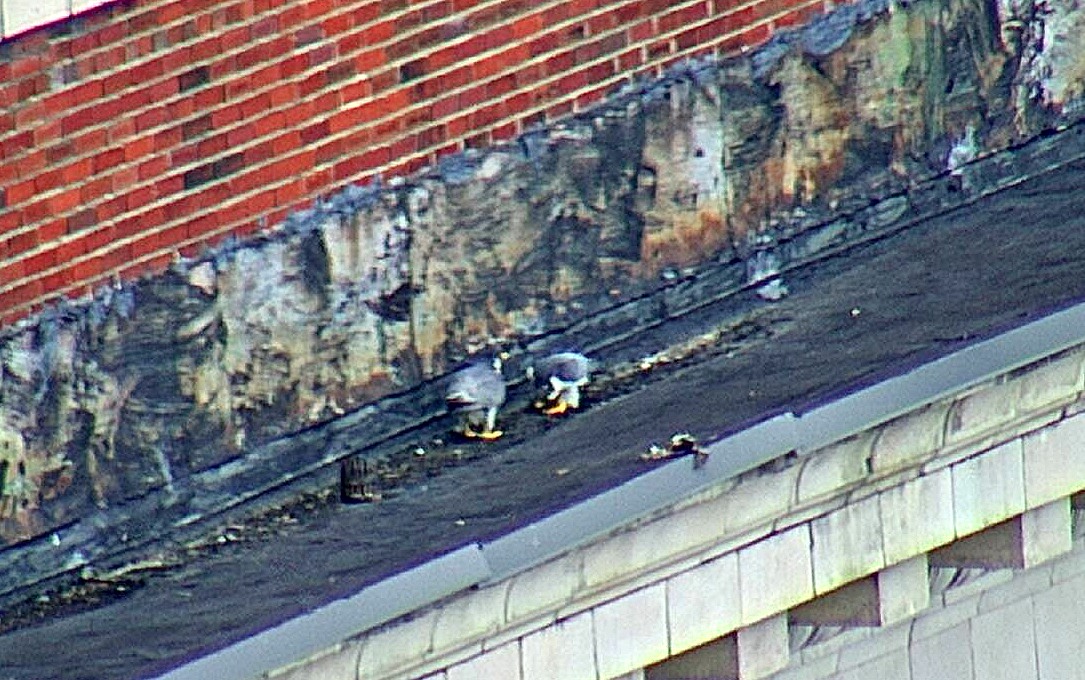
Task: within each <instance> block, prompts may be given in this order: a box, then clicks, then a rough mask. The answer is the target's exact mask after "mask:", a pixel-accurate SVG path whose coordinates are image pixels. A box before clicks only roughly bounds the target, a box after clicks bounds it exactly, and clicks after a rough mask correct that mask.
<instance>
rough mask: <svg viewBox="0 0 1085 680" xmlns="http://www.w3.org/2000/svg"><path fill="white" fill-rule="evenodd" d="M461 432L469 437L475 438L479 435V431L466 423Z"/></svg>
mask: <svg viewBox="0 0 1085 680" xmlns="http://www.w3.org/2000/svg"><path fill="white" fill-rule="evenodd" d="M460 434H462V435H463V436H464V437H467V438H468V439H474V438H475V437H478V436H479V433H478V432H475V431H474V430H472V429H471V426H470V425H464V426H463V431H462V432H461V433H460Z"/></svg>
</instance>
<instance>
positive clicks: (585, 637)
mask: <svg viewBox="0 0 1085 680" xmlns="http://www.w3.org/2000/svg"><path fill="white" fill-rule="evenodd" d="M593 641H594V632H593V630H592V616H591V612H584V613H583V614H578V615H576V616H573V617H571V618H568V619H564V620H562V621H558V622H556V623H554V624H551V625H550V626H547V627H546V628H543V629H542V630H539V631H537V632H534V633H531V634H530V635H525V636H524V638H523V639H522V640H521V643H520V644H521V646H520V654H521V664H522V665H521V668H522V670H523V680H595V679H596V677H597V673H596V667H595V650H594V642H593Z"/></svg>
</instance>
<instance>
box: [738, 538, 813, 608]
mask: <svg viewBox="0 0 1085 680" xmlns="http://www.w3.org/2000/svg"><path fill="white" fill-rule="evenodd" d="M738 578H739V587H740V589H741V592H740V593H739V599H740V601H741V603H742V622H743V623H744V624H751V623H756V622H758V621H760V620H761V619H764V618H767V617H769V616H772V615H773V614H778V613H780V612H783V611H785V610H786V609H788V608H789V607H792V606H794V605H796V604H798V603H800V602H805V601H806V600H809V599H810V598H812V597H813V596H814V578H813V568H812V566H811V559H810V529H809V526H808V525H806V524H803V525H800V526H797V527H795V528H793V529H788V530H787V531H785V532H783V533H780V534H775V535H773V536H769V537H768V538H765V539H762V540H760V541H758V542H757V543H754V544H752V545H749V546H747V547H745V548H743V549H741V550H740V551H739V553H738Z"/></svg>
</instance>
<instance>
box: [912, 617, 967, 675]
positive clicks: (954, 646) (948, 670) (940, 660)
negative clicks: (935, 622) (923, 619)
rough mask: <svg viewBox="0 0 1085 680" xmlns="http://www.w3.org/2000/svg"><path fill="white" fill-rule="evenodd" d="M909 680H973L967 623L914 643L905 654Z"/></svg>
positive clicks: (913, 641)
mask: <svg viewBox="0 0 1085 680" xmlns="http://www.w3.org/2000/svg"><path fill="white" fill-rule="evenodd" d="M908 655H909V657H910V660H911V662H912V677H911V680H972V679H973V678H974V677H976V676H975V675H973V673H972V640H971V633H970V630H969V626H968V623H967V622H966V623H960V624H957V625H956V626H953V627H952V628H946V629H944V630H940V631H938V632H937V633H936V634H934V635H930V636H928V637H924V638H921V639H913V640H912V643H911V646H910V648H909V650H908Z"/></svg>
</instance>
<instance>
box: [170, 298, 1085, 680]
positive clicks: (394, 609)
mask: <svg viewBox="0 0 1085 680" xmlns="http://www.w3.org/2000/svg"><path fill="white" fill-rule="evenodd" d="M1082 342H1085V303H1083V304H1078V305H1076V306H1073V307H1070V308H1067V309H1064V310H1061V311H1058V312H1055V313H1053V314H1050V315H1048V316H1045V317H1043V318H1041V319H1038V320H1036V321H1033V322H1030V323H1028V324H1025V325H1024V326H1020V327H1018V328H1015V329H1012V330H1009V331H1006V332H1004V333H1002V334H1000V335H997V336H995V337H992V338H989V339H987V340H983V341H981V342H978V343H976V344H974V345H970V346H968V347H965V348H963V349H961V350H958V351H956V352H954V353H952V354H949V355H946V356H944V357H940V358H938V359H935V360H933V361H930V362H928V363H925V364H922V365H920V366H918V367H916V368H914V369H912V370H910V371H908V372H906V373H904V374H902V375H899V376H896V377H893V378H889V379H887V380H884V381H882V382H879V383H877V384H874V385H872V386H870V387H866V388H862V389H859V390H857V391H854V392H852V393H850V394H846V395H845V396H843V397H841V398H838V399H835V400H833V401H831V402H829V403H827V404H824V405H821V406H817V407H815V408H813V409H811V410H809V411H807V412H805V413H802V414H800V415H798V416H796V415H794V414H792V413H790V412H788V413H783V414H781V415H777V416H774V417H772V418H769V419H767V420H763V421H761V422H759V423H757V424H755V425H753V426H751V427H748V428H746V429H743V430H740V431H738V432H736V433H735V434H732V435H730V436H727V437H724V438H723V439H721V440H719V441H717V442H714V443H712V444H710V445H708V446H707V447H706V449H707V451H708V453H709V458H708V460H707V461H706V463H705V465H703V466H702V467H700V468H695V467H694V466H693V465H691V464H690V461H689V460H688V459H684V460H676V461H671V462H669V463H666V464H663V465H661V466H659V467H657V468H655V469H653V470H651V471H649V472H647V473H645V474H643V475H640V476H638V477H635V478H633V479H631V480H629V481H628V482H626V483H624V484H622V485H620V486H618V487H615V488H613V489H610V490H608V491H605V492H603V493H601V494H599V495H598V496H595V497H593V498H590V499H588V500H586V501H584V502H582V503H578V504H576V505H574V506H572V507H569V508H566V509H565V510H562V511H560V512H557V513H555V514H554V515H551V516H550V517H547V518H545V519H542V520H539V521H538V522H535V523H533V524H530V525H528V526H525V527H523V528H520V529H517V530H516V531H513V532H511V533H509V534H507V535H505V536H502V537H501V538H498V539H495V540H493V541H490V542H488V543H484V544H473V545H469V546H466V547H464V548H461V549H459V550H457V551H455V552H452V553H449V554H447V555H444V556H443V557H439V558H437V559H435V560H432V561H430V562H427V563H424V564H422V565H420V566H418V567H415V568H413V569H410V570H408V571H405V572H402V573H400V574H397V575H396V576H393V577H390V578H388V579H385V580H383V581H380V582H378V583H376V584H374V585H372V586H369V587H367V588H365V589H364V590H362V591H360V592H359V593H357V594H356V595H353V596H351V597H348V598H346V599H343V600H339V601H336V602H333V603H331V604H329V605H327V606H325V607H322V608H320V609H317V610H314V611H313V612H311V613H309V614H306V615H303V616H300V617H298V618H296V619H292V620H290V621H287V622H285V623H283V624H281V625H279V626H276V627H275V628H272V629H269V630H267V631H264V632H263V633H259V634H257V635H255V636H253V637H250V638H248V639H246V640H243V641H242V642H239V643H237V644H234V645H232V646H230V647H227V648H225V649H223V650H221V651H218V652H215V653H213V654H211V655H209V656H206V657H204V658H201V659H198V660H196V661H193V662H191V663H189V664H188V665H186V666H182V667H181V668H178V669H176V670H174V671H171V672H169V673H167V674H166V675H163V676H161V677H162V678H163V679H164V680H197V679H202V678H209V677H214V678H219V679H221V680H232V679H234V678H237V679H241V678H251V677H254V676H256V675H258V674H260V673H263V672H266V671H268V670H271V669H274V668H281V667H283V666H286V665H288V664H290V663H292V662H296V661H298V660H300V659H304V658H306V657H308V656H311V655H313V654H315V653H317V652H318V651H320V650H321V649H328V648H330V647H332V646H333V645H335V644H337V643H339V642H341V641H342V640H344V639H347V638H349V637H351V636H355V635H358V634H360V633H362V632H365V631H366V630H370V629H372V628H375V627H376V626H379V625H381V624H384V623H387V622H389V621H391V620H393V619H395V618H398V617H400V616H403V615H406V614H408V613H410V612H412V611H416V610H418V609H420V608H422V607H425V606H427V605H430V604H433V603H434V602H436V601H438V600H440V599H442V598H444V597H447V596H449V595H452V594H455V593H457V592H461V591H463V590H466V589H467V588H470V587H472V586H477V585H480V584H486V583H492V582H495V581H499V580H502V579H505V578H508V577H510V576H512V575H514V574H516V573H519V572H522V571H524V570H526V569H530V568H531V567H533V566H536V565H538V564H540V563H542V562H544V561H546V560H548V559H552V558H554V557H557V556H558V555H561V554H563V553H566V552H568V551H570V550H572V549H575V548H576V547H578V546H582V545H584V544H586V543H588V542H590V541H592V540H593V539H595V538H598V537H599V536H603V535H606V534H608V533H611V532H613V531H615V530H618V529H620V528H622V527H628V526H630V525H632V524H633V523H635V522H637V521H642V520H644V519H645V518H647V517H649V516H651V515H652V514H653V513H655V512H658V511H660V510H662V509H664V508H666V507H668V506H670V505H673V504H674V503H675V502H676V501H678V500H681V499H682V498H685V497H688V496H689V495H691V494H693V493H696V492H698V491H700V490H703V489H705V488H707V487H709V486H712V485H715V484H718V483H720V482H723V481H726V480H728V479H731V478H733V477H735V476H737V475H739V474H742V473H744V472H747V471H749V470H752V469H755V468H757V467H759V466H761V465H764V464H766V463H769V462H771V461H773V460H775V459H777V458H779V457H780V456H782V455H785V454H787V453H789V452H793V451H798V452H809V451H813V450H815V449H817V448H820V447H822V446H825V445H828V444H831V443H833V442H835V441H839V440H841V439H844V438H846V437H848V436H850V435H852V434H855V433H856V432H859V431H862V430H864V429H866V428H869V427H873V426H875V425H878V424H881V423H884V422H886V421H888V420H891V419H892V418H895V417H897V416H899V415H901V414H903V413H906V412H908V411H910V410H913V409H916V408H920V407H922V406H924V405H926V404H929V403H931V402H933V401H936V400H938V399H940V398H944V397H947V396H949V395H951V394H953V393H955V392H959V391H961V390H964V389H968V388H969V387H972V386H974V385H977V384H979V383H982V382H984V381H986V380H991V379H993V378H995V377H996V376H998V375H1002V374H1005V373H1007V372H1009V371H1012V370H1015V369H1017V368H1020V367H1022V366H1025V365H1028V364H1030V363H1033V362H1036V361H1039V360H1041V359H1043V358H1045V357H1048V356H1051V355H1054V354H1057V353H1059V352H1061V351H1063V350H1066V349H1068V348H1070V347H1072V346H1074V345H1078V344H1081V343H1082Z"/></svg>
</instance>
